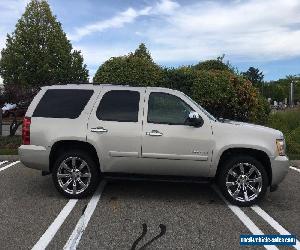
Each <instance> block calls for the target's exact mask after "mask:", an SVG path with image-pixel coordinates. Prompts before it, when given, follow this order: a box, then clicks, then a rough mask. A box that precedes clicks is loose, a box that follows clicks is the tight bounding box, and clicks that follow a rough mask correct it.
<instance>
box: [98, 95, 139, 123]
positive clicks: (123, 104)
mask: <svg viewBox="0 0 300 250" xmlns="http://www.w3.org/2000/svg"><path fill="white" fill-rule="evenodd" d="M139 102H140V93H139V92H137V91H129V90H111V91H109V92H107V93H105V94H104V95H103V97H102V100H101V102H100V104H99V107H98V109H97V113H96V115H97V117H98V119H99V120H103V121H118V122H137V121H138V113H139Z"/></svg>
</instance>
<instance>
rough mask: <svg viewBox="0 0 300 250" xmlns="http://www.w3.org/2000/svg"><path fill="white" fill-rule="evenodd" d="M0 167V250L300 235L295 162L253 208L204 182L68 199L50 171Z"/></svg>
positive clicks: (158, 245)
mask: <svg viewBox="0 0 300 250" xmlns="http://www.w3.org/2000/svg"><path fill="white" fill-rule="evenodd" d="M0 164H1V165H0V190H1V192H0V218H1V220H0V221H1V227H0V249H31V248H34V249H43V248H46V249H75V248H77V249H241V248H246V249H253V248H251V247H241V246H240V245H239V237H240V234H295V235H296V236H297V238H298V240H299V237H300V195H299V192H300V168H299V167H295V168H290V170H289V173H288V175H287V177H286V178H285V180H284V181H283V183H281V186H280V187H279V189H278V190H277V191H276V192H273V193H270V192H268V193H267V195H266V197H265V199H264V200H263V201H262V202H261V203H260V204H258V206H254V207H252V208H238V207H235V206H231V205H229V204H227V203H226V202H225V201H224V200H223V199H222V197H221V196H220V195H219V193H218V190H217V189H216V188H215V187H214V186H213V185H211V184H209V183H166V182H151V181H147V182H146V181H124V180H122V181H102V182H101V184H100V185H99V188H98V190H97V191H96V192H95V194H94V195H93V196H92V197H89V198H87V199H83V200H68V199H66V198H64V197H62V196H61V195H60V194H59V193H58V192H57V191H56V189H55V188H54V185H53V184H52V179H51V176H49V175H48V176H44V177H42V176H41V173H40V172H39V171H35V170H32V169H28V168H26V167H24V166H23V165H22V164H21V163H19V162H18V161H17V160H16V159H3V158H1V160H0ZM143 246H144V247H143ZM260 248H261V249H264V247H260ZM267 248H268V249H277V248H276V247H267ZM295 248H296V249H300V245H299V242H298V245H296V246H295ZM295 248H293V249H295ZM255 249H259V248H257V247H256V248H255ZM278 249H288V248H287V247H280V246H279V247H278Z"/></svg>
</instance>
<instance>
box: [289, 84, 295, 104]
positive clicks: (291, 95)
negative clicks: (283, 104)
mask: <svg viewBox="0 0 300 250" xmlns="http://www.w3.org/2000/svg"><path fill="white" fill-rule="evenodd" d="M290 106H291V107H293V106H294V82H293V80H292V81H291V87H290Z"/></svg>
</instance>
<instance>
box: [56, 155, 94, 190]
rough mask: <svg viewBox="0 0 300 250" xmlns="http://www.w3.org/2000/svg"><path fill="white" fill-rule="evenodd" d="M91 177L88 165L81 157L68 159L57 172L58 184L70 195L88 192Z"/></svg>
mask: <svg viewBox="0 0 300 250" xmlns="http://www.w3.org/2000/svg"><path fill="white" fill-rule="evenodd" d="M91 176H92V175H91V171H90V168H89V166H88V164H87V163H86V161H84V160H83V159H81V158H79V157H68V158H67V159H65V160H64V161H62V163H61V164H60V165H59V168H58V170H57V180H58V184H59V186H60V187H61V188H62V189H63V191H64V192H66V193H69V194H80V193H82V192H83V191H84V190H86V189H87V187H88V186H89V184H90V181H91Z"/></svg>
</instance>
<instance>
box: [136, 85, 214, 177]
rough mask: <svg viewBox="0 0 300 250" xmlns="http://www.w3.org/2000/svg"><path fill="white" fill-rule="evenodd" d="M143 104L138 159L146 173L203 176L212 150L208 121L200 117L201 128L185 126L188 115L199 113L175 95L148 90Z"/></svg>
mask: <svg viewBox="0 0 300 250" xmlns="http://www.w3.org/2000/svg"><path fill="white" fill-rule="evenodd" d="M176 93H177V94H176ZM145 101H146V104H145V114H144V119H143V131H142V158H143V159H144V163H143V165H144V164H145V165H144V168H146V169H147V170H148V173H152V174H164V175H187V176H206V175H207V174H208V172H209V167H210V163H211V157H212V148H213V143H212V130H211V125H210V121H209V119H208V118H207V117H204V115H203V114H202V116H203V117H202V118H203V120H204V123H203V125H202V126H201V127H193V126H191V125H189V124H188V122H187V121H188V120H187V118H188V115H189V113H190V112H191V111H196V112H198V113H199V114H200V115H201V113H200V111H199V110H197V109H198V108H197V106H195V104H193V103H192V102H190V101H189V100H188V98H186V97H185V96H184V95H182V94H180V93H178V92H175V93H174V92H173V91H168V90H163V91H151V90H150V89H148V90H147V92H146V98H145Z"/></svg>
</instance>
